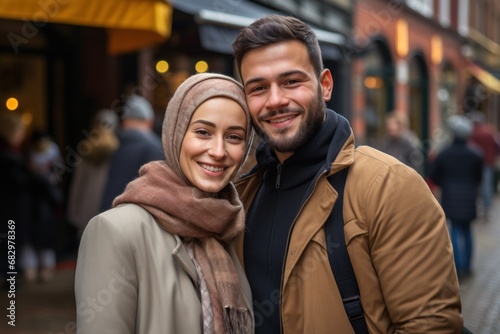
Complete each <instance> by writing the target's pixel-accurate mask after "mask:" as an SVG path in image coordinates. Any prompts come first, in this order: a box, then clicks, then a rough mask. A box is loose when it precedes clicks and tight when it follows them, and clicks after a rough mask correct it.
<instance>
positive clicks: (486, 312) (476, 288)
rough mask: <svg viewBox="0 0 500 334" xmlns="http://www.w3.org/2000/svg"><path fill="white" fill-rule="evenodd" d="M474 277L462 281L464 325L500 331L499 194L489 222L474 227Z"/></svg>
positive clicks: (481, 333) (485, 333) (486, 333)
mask: <svg viewBox="0 0 500 334" xmlns="http://www.w3.org/2000/svg"><path fill="white" fill-rule="evenodd" d="M473 233H474V234H473V238H474V239H473V240H474V242H475V244H474V254H473V262H472V266H473V276H472V277H470V278H469V279H467V280H464V281H463V282H461V283H460V290H461V294H462V313H463V316H464V322H465V326H466V327H467V328H469V329H470V330H471V331H472V332H473V333H475V334H496V333H500V197H499V195H497V197H496V198H495V203H494V207H493V212H492V215H491V219H490V220H489V221H483V220H477V221H476V222H475V223H474V229H473Z"/></svg>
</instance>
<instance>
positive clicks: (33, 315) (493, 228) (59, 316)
mask: <svg viewBox="0 0 500 334" xmlns="http://www.w3.org/2000/svg"><path fill="white" fill-rule="evenodd" d="M499 240H500V197H499V196H497V198H496V199H495V207H494V210H493V212H492V216H491V219H490V221H489V222H484V221H481V220H478V221H477V222H476V223H475V225H474V241H475V254H474V259H473V266H474V275H473V276H472V277H470V278H469V279H467V280H464V281H462V282H461V283H460V289H461V293H462V307H463V316H464V322H465V326H466V327H467V328H469V329H470V330H471V331H472V332H473V333H474V334H497V333H500V269H499V268H500V241H499ZM74 269H75V262H74V261H67V262H64V263H60V264H59V265H58V270H57V271H56V277H55V279H54V280H53V281H51V282H48V283H36V284H32V285H21V286H17V287H16V297H15V303H16V322H15V324H16V326H15V327H12V326H9V325H8V323H7V322H8V321H9V318H7V317H6V312H7V311H6V308H7V307H8V305H9V301H10V300H11V299H9V298H8V296H7V292H8V291H6V290H3V291H1V294H2V295H1V296H0V309H1V310H2V311H1V312H0V313H1V318H0V333H2V334H75V333H76V323H75V318H76V306H75V298H74V290H73V283H74V273H75V272H74ZM18 279H19V278H18Z"/></svg>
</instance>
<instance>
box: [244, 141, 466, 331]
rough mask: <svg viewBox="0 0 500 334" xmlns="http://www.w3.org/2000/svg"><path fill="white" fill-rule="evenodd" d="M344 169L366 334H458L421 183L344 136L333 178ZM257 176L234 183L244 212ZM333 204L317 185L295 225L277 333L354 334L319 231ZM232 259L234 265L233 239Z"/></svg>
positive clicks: (430, 202) (448, 267)
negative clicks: (345, 168)
mask: <svg viewBox="0 0 500 334" xmlns="http://www.w3.org/2000/svg"><path fill="white" fill-rule="evenodd" d="M345 166H350V169H349V174H348V177H347V180H346V186H345V192H344V208H343V214H344V224H345V226H344V232H345V240H346V244H347V249H348V252H349V256H350V259H351V262H352V265H353V269H354V271H355V274H356V277H357V281H358V285H359V288H360V292H361V300H362V304H363V307H364V312H365V318H366V322H367V325H368V329H369V332H370V333H460V330H461V328H462V324H463V320H462V316H461V314H460V311H461V303H460V290H459V286H458V281H457V277H456V274H455V267H454V262H453V255H452V248H451V243H450V239H449V235H448V231H447V227H446V222H445V216H444V213H443V211H442V209H441V207H440V206H439V204H438V202H437V201H436V199H435V198H434V196H433V194H432V193H431V192H430V191H429V189H428V187H427V185H426V184H425V182H424V181H423V179H422V178H421V177H420V176H419V175H418V174H417V173H416V172H415V171H414V170H413V169H410V168H408V167H406V166H405V165H403V164H402V163H400V162H399V161H398V160H396V159H394V158H392V157H389V156H388V155H385V154H383V153H381V152H379V151H377V150H374V149H372V148H370V147H359V148H356V149H355V147H354V139H353V137H352V136H351V138H350V139H349V140H348V141H347V142H346V144H345V145H344V147H343V148H342V150H341V152H340V153H339V155H338V157H337V158H336V160H335V162H334V163H333V164H332V170H331V173H332V174H333V173H335V172H337V171H339V170H340V169H342V168H344V167H345ZM261 177H262V175H261V174H260V173H257V174H254V175H252V176H248V177H246V178H244V179H242V180H241V181H239V182H238V183H237V184H236V186H237V189H238V191H239V193H240V195H241V199H242V201H243V203H244V205H245V207H246V208H248V207H249V206H250V203H251V201H252V199H253V198H254V196H255V194H256V192H257V190H258V188H259V185H260V183H261ZM336 200H337V192H336V191H335V190H334V189H333V188H332V187H331V185H330V183H329V182H328V180H327V179H326V177H325V176H322V177H320V179H319V180H318V182H317V184H316V187H315V189H314V191H313V194H312V195H311V197H310V198H309V199H308V201H307V202H306V204H305V205H304V207H303V208H302V209H301V210H300V213H299V215H298V217H297V218H296V221H295V224H294V227H293V233H291V235H290V236H289V245H288V248H287V250H286V254H285V256H286V259H285V264H284V267H283V273H282V286H281V296H282V302H281V305H280V307H281V322H282V332H283V333H286V334H290V333H308V334H309V333H320V334H322V333H337V334H343V333H353V330H352V327H351V326H350V323H349V320H348V318H347V316H346V313H345V311H344V307H343V305H342V301H341V297H340V294H339V291H338V289H337V285H336V283H335V279H334V277H333V275H332V271H331V267H330V263H329V260H328V254H327V248H326V247H327V244H326V241H325V233H324V230H323V228H322V227H323V224H324V222H325V221H326V219H327V218H328V216H329V214H330V211H331V210H332V208H333V205H334V204H335V201H336ZM237 253H238V254H239V256H240V258H242V253H243V240H241V239H240V240H238V243H237ZM242 261H243V259H242ZM255 312H257V310H255ZM258 316H259V315H258V314H255V317H256V318H257V317H258Z"/></svg>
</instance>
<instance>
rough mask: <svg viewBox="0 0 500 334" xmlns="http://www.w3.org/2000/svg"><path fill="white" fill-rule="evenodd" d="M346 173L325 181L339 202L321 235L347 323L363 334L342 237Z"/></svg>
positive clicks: (362, 319) (358, 300) (355, 286)
mask: <svg viewBox="0 0 500 334" xmlns="http://www.w3.org/2000/svg"><path fill="white" fill-rule="evenodd" d="M348 169H349V168H344V169H343V170H341V171H340V172H338V173H336V174H334V175H332V176H330V177H329V178H328V181H330V184H331V185H332V186H333V188H334V189H335V190H336V191H337V192H338V194H339V198H338V199H337V202H336V203H335V206H334V207H333V211H332V213H331V214H330V217H328V220H327V222H326V223H325V235H326V243H327V251H328V258H329V260H330V265H331V267H332V271H333V276H334V277H335V281H336V282H337V286H338V288H339V291H340V296H341V297H342V301H343V302H344V307H345V310H346V313H347V316H348V317H349V321H350V322H351V325H352V328H353V329H354V332H355V333H356V334H365V333H366V334H367V333H368V328H367V326H366V322H365V316H364V312H363V307H362V305H361V298H360V295H359V288H358V282H357V281H356V276H355V275H354V270H353V269H352V265H351V261H350V259H349V253H348V252H347V246H346V244H345V237H344V219H343V202H344V200H343V199H344V186H345V181H346V179H347V172H348Z"/></svg>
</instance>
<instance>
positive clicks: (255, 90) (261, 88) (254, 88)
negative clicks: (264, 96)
mask: <svg viewBox="0 0 500 334" xmlns="http://www.w3.org/2000/svg"><path fill="white" fill-rule="evenodd" d="M262 90H264V87H263V86H255V87H253V88H251V89H250V93H254V92H260V91H262Z"/></svg>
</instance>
